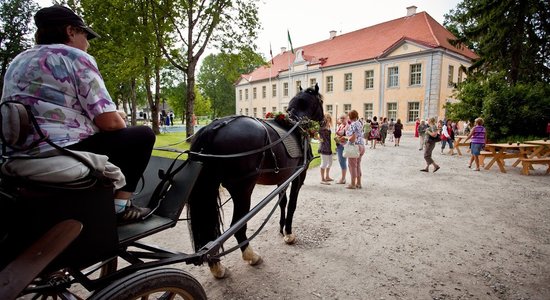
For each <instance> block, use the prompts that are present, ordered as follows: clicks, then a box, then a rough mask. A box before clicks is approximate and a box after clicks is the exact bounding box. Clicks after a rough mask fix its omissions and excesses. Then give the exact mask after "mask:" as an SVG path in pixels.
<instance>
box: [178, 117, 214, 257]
mask: <svg viewBox="0 0 550 300" xmlns="http://www.w3.org/2000/svg"><path fill="white" fill-rule="evenodd" d="M202 129H204V128H202ZM202 129H201V130H199V132H197V134H196V135H195V138H194V139H193V142H192V146H191V151H196V150H198V149H200V148H202V147H203V146H204V145H201V144H203V143H204V142H205V141H208V140H209V138H208V134H205V131H204V130H202ZM189 159H191V160H199V161H202V162H203V167H202V170H201V173H200V174H199V177H198V178H197V180H196V182H195V185H194V186H193V190H192V191H191V195H190V196H189V199H188V202H187V217H188V220H189V221H188V228H189V231H190V235H191V242H192V243H193V247H194V249H195V251H198V250H199V249H200V248H201V247H203V246H204V245H206V244H207V243H208V242H210V241H212V240H214V239H216V238H217V237H218V236H220V235H221V226H222V215H221V204H220V196H219V187H220V184H221V178H220V176H219V174H218V173H219V172H217V171H216V162H215V161H213V160H212V159H210V160H209V159H203V158H201V157H200V156H198V155H193V154H192V155H190V156H189Z"/></svg>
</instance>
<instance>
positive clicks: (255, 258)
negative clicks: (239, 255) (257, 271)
mask: <svg viewBox="0 0 550 300" xmlns="http://www.w3.org/2000/svg"><path fill="white" fill-rule="evenodd" d="M243 260H245V261H247V262H248V264H249V265H251V266H255V265H258V264H260V263H262V257H261V256H260V255H258V254H256V253H255V252H254V250H252V247H250V245H248V246H247V247H246V249H244V251H243Z"/></svg>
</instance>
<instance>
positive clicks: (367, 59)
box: [235, 11, 476, 130]
mask: <svg viewBox="0 0 550 300" xmlns="http://www.w3.org/2000/svg"><path fill="white" fill-rule="evenodd" d="M400 28H403V32H400ZM411 29H412V30H413V31H411ZM415 29H416V31H414V30H415ZM388 30H391V31H392V32H391V33H388ZM382 33H386V34H387V35H386V36H380V34H382ZM438 35H439V36H438ZM422 38H424V39H422ZM451 38H454V37H453V36H452V34H450V33H449V32H448V31H446V30H445V29H444V28H443V26H441V25H440V24H438V23H437V22H436V21H435V20H433V19H432V18H431V17H430V16H429V15H428V14H426V13H419V14H416V12H415V11H413V13H410V11H409V14H408V15H407V16H406V17H405V18H400V19H396V20H393V21H390V22H385V23H382V24H379V25H375V26H372V27H368V28H365V29H362V30H359V31H355V32H352V33H349V34H345V35H342V36H336V35H335V32H330V35H329V39H328V40H325V41H321V42H318V43H315V44H312V45H307V46H304V47H297V48H296V51H295V53H292V52H290V51H287V50H286V49H284V48H282V49H281V53H279V54H278V55H277V56H276V57H275V58H274V59H273V63H272V64H270V65H269V66H263V67H260V68H258V69H257V70H255V71H253V72H251V73H250V74H244V75H242V76H241V78H240V80H239V81H238V82H237V84H236V86H235V89H236V99H235V101H236V113H237V114H242V115H248V116H253V117H257V118H263V117H264V116H265V115H266V113H267V112H276V111H285V110H286V107H287V106H288V102H289V101H290V99H291V98H292V97H293V96H294V95H295V94H296V93H297V92H298V91H299V87H300V86H301V87H303V88H305V87H308V86H314V85H315V84H318V85H319V87H320V91H321V93H322V95H323V97H324V110H325V112H328V113H330V114H332V116H333V120H337V115H340V114H342V113H347V112H349V111H350V110H352V109H354V110H357V111H358V112H359V116H361V117H363V118H365V119H368V118H372V117H373V116H377V117H378V119H379V120H380V119H381V118H383V117H387V118H388V120H390V119H394V121H395V120H397V119H401V121H402V123H403V124H404V125H405V130H412V129H414V123H415V121H416V118H417V117H418V118H420V119H427V118H429V117H436V118H439V119H441V118H444V117H445V108H444V106H445V104H446V103H448V102H453V101H456V100H454V97H453V94H454V91H455V89H454V88H455V86H456V84H457V83H458V82H461V81H462V80H463V79H464V74H463V72H462V70H463V68H464V67H468V66H470V65H471V63H472V60H473V59H475V57H476V56H475V54H474V53H473V52H471V51H469V50H468V49H465V48H457V47H454V46H452V45H450V43H449V40H450V39H451ZM377 41H378V42H379V43H380V44H382V45H379V44H378V45H377V46H376V47H374V46H372V45H373V44H372V43H374V42H377ZM285 59H286V61H285Z"/></svg>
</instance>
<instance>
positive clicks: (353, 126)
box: [319, 110, 365, 189]
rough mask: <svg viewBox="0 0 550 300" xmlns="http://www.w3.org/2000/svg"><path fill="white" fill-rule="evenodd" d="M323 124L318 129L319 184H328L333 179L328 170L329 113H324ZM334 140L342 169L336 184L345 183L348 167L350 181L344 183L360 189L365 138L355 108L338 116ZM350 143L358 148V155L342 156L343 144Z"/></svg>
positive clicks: (329, 146)
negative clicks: (351, 156)
mask: <svg viewBox="0 0 550 300" xmlns="http://www.w3.org/2000/svg"><path fill="white" fill-rule="evenodd" d="M324 124H325V126H324V127H322V128H320V129H319V141H320V144H319V153H320V154H321V167H320V169H321V184H330V182H331V181H334V179H332V178H330V176H329V172H330V167H331V165H332V154H333V152H332V146H331V145H332V142H331V141H332V140H331V124H332V117H331V116H330V114H325V122H324ZM334 141H335V142H336V154H337V156H338V162H339V164H340V168H341V170H342V174H341V177H340V179H339V180H338V181H337V182H336V183H337V184H346V175H347V171H348V169H349V173H350V175H351V182H350V183H349V184H348V185H346V188H348V189H360V188H362V183H361V175H362V172H361V158H362V157H363V154H365V139H364V136H363V122H361V120H359V114H358V113H357V111H356V110H352V111H350V112H349V113H348V114H343V115H341V116H339V118H338V122H337V127H336V132H335V136H334ZM346 143H352V144H355V145H357V146H358V148H359V157H356V158H346V157H344V145H345V144H346Z"/></svg>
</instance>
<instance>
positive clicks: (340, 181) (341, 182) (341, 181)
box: [337, 180, 346, 184]
mask: <svg viewBox="0 0 550 300" xmlns="http://www.w3.org/2000/svg"><path fill="white" fill-rule="evenodd" d="M337 184H346V181H345V180H338V182H337Z"/></svg>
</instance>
